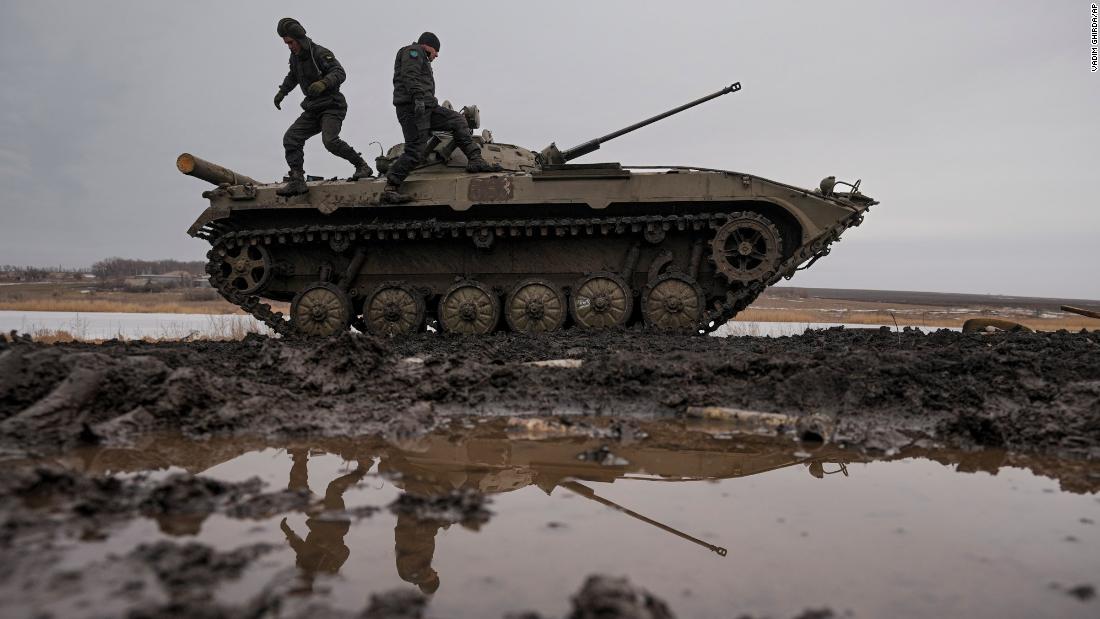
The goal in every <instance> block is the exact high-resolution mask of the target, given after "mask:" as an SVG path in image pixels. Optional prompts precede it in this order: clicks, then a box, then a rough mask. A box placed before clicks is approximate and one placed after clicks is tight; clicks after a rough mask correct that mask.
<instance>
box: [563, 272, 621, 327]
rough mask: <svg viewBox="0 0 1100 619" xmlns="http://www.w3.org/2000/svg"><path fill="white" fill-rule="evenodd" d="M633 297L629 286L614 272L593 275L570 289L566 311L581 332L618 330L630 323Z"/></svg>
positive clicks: (582, 279) (583, 278)
mask: <svg viewBox="0 0 1100 619" xmlns="http://www.w3.org/2000/svg"><path fill="white" fill-rule="evenodd" d="M633 309H634V297H633V295H632V293H631V292H630V287H629V286H627V285H626V282H624V281H623V279H622V278H621V277H619V276H618V275H615V274H614V273H593V274H591V275H588V276H586V277H582V278H581V279H580V280H579V281H578V282H577V284H576V285H575V286H574V287H573V297H572V298H571V299H570V302H569V311H570V313H572V314H573V321H574V322H576V323H577V326H579V327H581V328H583V329H608V328H611V327H621V326H624V325H625V324H626V322H627V321H628V320H630V312H631V310H633Z"/></svg>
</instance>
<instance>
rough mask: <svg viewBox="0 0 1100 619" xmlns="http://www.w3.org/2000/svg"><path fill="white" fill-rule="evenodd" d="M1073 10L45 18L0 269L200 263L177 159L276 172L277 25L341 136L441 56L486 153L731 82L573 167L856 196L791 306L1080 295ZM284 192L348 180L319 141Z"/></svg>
mask: <svg viewBox="0 0 1100 619" xmlns="http://www.w3.org/2000/svg"><path fill="white" fill-rule="evenodd" d="M1089 4H1090V3H1089V2H1082V1H1079V0H1058V1H1056V2H1040V1H1038V0H1036V1H1034V2H1008V1H1004V0H988V1H975V0H970V1H967V2H957V1H951V2H932V1H928V2H918V3H913V2H909V3H901V2H881V1H829V2H826V1H819V2H793V1H792V2H781V1H776V0H767V1H763V0H761V1H758V2H731V1H728V0H723V1H716V2H690V1H687V0H682V1H680V2H676V3H669V2H643V1H639V0H632V1H629V2H610V1H605V0H601V1H599V2H595V1H592V0H587V1H583V2H572V1H561V0H559V1H557V2H553V3H537V4H536V3H528V2H516V1H499V2H489V1H484V0H481V1H478V2H461V3H459V2H430V1H422V2H416V3H408V2H387V3H377V2H369V3H368V2H346V3H343V2H342V3H336V2H323V3H322V2H310V3H304V2H295V3H290V2H274V1H270V0H265V1H262V2H261V1H254V2H224V1H213V0H206V1H202V0H192V1H190V2H186V3H178V2H175V3H168V2H137V1H134V2H115V1H97V2H75V1H70V2H54V1H47V0H34V1H25V2H22V1H18V0H5V2H4V6H5V9H4V13H3V18H2V19H0V76H2V77H3V79H2V83H3V84H4V87H3V90H0V102H2V104H0V189H2V192H0V263H14V264H34V265H67V266H83V265H89V264H91V263H92V262H93V261H95V260H97V259H100V258H104V257H107V256H113V255H118V256H125V257H134V258H150V259H152V258H162V257H170V258H181V259H200V258H202V257H203V256H204V254H205V251H206V244H205V243H204V242H202V241H200V240H197V239H192V238H190V237H188V236H187V235H186V229H187V227H188V226H189V225H190V223H191V222H192V221H193V220H194V218H195V217H196V216H197V215H198V214H199V213H200V212H201V211H202V209H203V208H204V206H205V200H203V199H202V198H201V197H200V195H199V194H200V193H201V192H202V191H204V190H205V189H207V185H206V184H205V183H203V182H201V181H198V180H196V179H193V178H189V177H185V176H182V175H180V174H179V173H178V172H177V171H176V170H175V165H174V162H175V158H176V155H178V154H179V153H181V152H184V151H187V152H192V153H194V154H196V155H198V156H200V157H203V158H206V159H209V160H211V161H215V162H218V163H221V164H223V165H226V166H228V167H231V168H233V169H235V170H238V171H240V172H242V173H244V174H247V175H249V176H253V177H255V178H259V179H276V178H280V177H281V176H282V175H283V174H284V173H285V172H286V163H285V161H284V159H283V149H282V134H283V132H284V131H285V129H286V127H287V126H288V125H289V124H290V123H291V122H292V121H293V120H294V118H295V116H296V115H297V113H298V107H297V102H298V100H299V99H300V94H299V93H297V92H295V93H293V94H291V95H290V96H289V97H288V100H287V101H286V102H285V103H284V105H283V110H282V111H277V110H276V109H275V108H274V107H273V106H272V103H271V99H272V97H273V96H274V94H275V90H276V87H277V85H278V84H279V82H280V81H281V79H282V77H283V75H284V74H285V72H286V60H287V54H288V52H287V50H286V47H285V46H284V45H283V44H282V42H281V40H280V39H279V38H278V37H277V36H276V34H275V24H276V22H277V21H278V20H279V18H281V17H284V16H292V17H295V18H297V19H299V20H300V21H301V22H302V23H303V24H304V25H305V27H306V29H307V30H308V31H309V35H310V36H311V37H313V38H314V39H315V40H316V41H317V42H318V43H320V44H322V45H325V46H326V47H329V48H330V49H332V50H333V51H334V52H335V54H336V56H337V58H339V59H340V61H341V62H342V63H343V65H344V67H345V69H346V70H347V72H348V81H347V82H346V83H345V84H344V86H343V92H344V93H345V94H346V96H347V99H348V102H349V105H350V111H349V114H348V118H347V120H346V121H345V124H344V131H343V137H344V138H345V139H346V140H347V141H348V142H350V143H351V144H352V145H353V146H354V147H356V148H357V149H359V150H361V151H363V152H364V154H365V155H367V156H368V158H373V156H374V155H376V154H377V150H378V147H377V146H376V145H370V146H368V143H369V142H372V141H380V142H381V143H382V144H384V145H386V146H387V147H388V146H389V145H391V144H393V143H396V142H399V141H400V139H401V137H400V136H401V133H400V130H399V127H398V125H397V122H396V120H395V118H394V113H393V107H392V105H391V103H390V97H391V94H392V84H391V79H392V67H393V57H394V54H395V52H396V50H397V49H398V48H399V47H401V46H403V45H405V44H408V43H409V42H410V41H413V40H414V39H415V38H416V37H417V36H418V35H419V34H420V32H421V31H423V30H432V31H434V32H435V33H436V34H438V35H439V37H440V39H441V42H442V45H441V48H442V49H441V54H440V57H439V59H438V60H437V61H436V62H435V64H434V68H435V73H436V80H437V86H438V95H439V98H440V99H441V100H442V99H450V100H451V101H453V102H454V103H455V104H456V107H460V106H462V105H466V104H477V105H478V106H479V107H480V108H481V111H482V124H483V126H484V127H486V128H489V129H491V130H492V131H493V134H494V136H495V138H496V140H497V141H499V142H508V143H515V144H520V145H523V146H527V147H530V148H535V149H538V148H541V147H543V146H544V145H546V144H547V143H549V142H550V141H557V142H558V144H559V145H561V146H571V145H574V144H576V143H579V142H581V141H584V140H586V139H588V138H590V137H594V136H596V135H600V134H603V133H606V132H608V131H611V130H614V129H617V128H619V127H620V126H623V125H626V124H629V123H632V122H634V121H636V120H640V119H641V118H644V117H646V116H649V115H652V114H655V113H657V112H660V111H663V110H664V109H666V108H670V107H673V106H676V105H679V104H680V103H683V102H686V101H688V100H691V99H694V98H696V97H698V96H701V95H704V94H708V93H710V92H713V91H715V90H718V89H719V88H722V87H724V86H726V85H728V84H729V83H731V82H734V81H740V82H741V83H742V85H743V90H742V91H741V92H740V93H737V94H733V95H729V96H727V97H723V98H721V99H718V100H716V101H713V102H711V103H708V104H706V105H704V106H702V107H700V108H696V109H694V110H691V111H689V112H687V113H685V114H681V115H679V116H676V117H673V118H670V119H668V120H666V121H664V122H662V123H659V124H657V125H654V126H651V127H648V128H646V129H644V130H642V131H639V132H636V133H633V134H631V135H629V136H627V137H624V138H621V139H619V140H617V141H615V142H612V143H610V144H608V145H606V146H605V147H604V148H603V149H602V150H601V151H599V152H598V153H596V154H593V155H589V156H587V157H586V158H585V159H584V160H582V161H600V160H602V161H621V162H623V163H629V164H693V165H700V166H708V167H719V168H726V169H732V170H737V171H742V172H748V173H753V174H759V175H761V176H764V177H767V178H772V179H775V180H779V181H783V182H787V183H792V184H797V185H803V186H806V187H813V186H816V185H817V183H818V181H819V180H820V179H821V178H822V177H824V176H826V175H829V174H835V175H836V176H837V177H838V178H840V179H846V180H855V179H856V178H862V179H863V189H864V191H865V192H866V193H868V194H869V195H871V196H874V197H875V198H877V199H878V200H880V201H881V202H882V204H881V205H879V206H878V207H876V208H874V209H873V210H872V211H871V213H870V214H869V215H868V217H867V219H866V221H865V222H864V224H863V226H862V227H860V228H858V229H855V230H852V231H849V232H848V233H847V234H846V235H845V237H844V238H843V241H842V242H841V243H839V244H837V245H835V246H834V251H833V253H832V254H831V255H830V256H829V257H828V258H826V259H824V260H821V261H820V262H818V263H817V264H816V265H815V266H814V267H813V268H812V269H810V270H808V271H805V272H803V273H800V274H799V275H798V276H797V277H796V278H795V279H794V280H792V282H791V284H792V285H803V286H825V287H843V288H890V289H907V290H936V291H957V292H977V293H998V294H1020V295H1034V296H1062V297H1077V298H1092V299H1100V268H1098V267H1100V242H1098V236H1100V200H1098V199H1097V197H1098V192H1097V184H1098V183H1097V179H1098V170H1100V165H1098V164H1100V72H1098V73H1091V72H1090V70H1089V65H1090V53H1089V52H1090V45H1091V44H1090V41H1089V38H1090V36H1089V35H1090V32H1089V29H1090V23H1089ZM306 169H307V172H308V173H310V174H316V175H323V176H335V175H342V176H346V175H348V174H350V172H351V168H350V166H349V165H348V164H347V163H346V162H344V161H343V160H340V159H337V158H335V157H334V156H332V155H330V154H328V153H327V152H326V151H325V150H324V148H323V147H322V145H321V142H320V139H319V138H315V139H313V140H311V141H310V142H309V144H308V146H307V148H306Z"/></svg>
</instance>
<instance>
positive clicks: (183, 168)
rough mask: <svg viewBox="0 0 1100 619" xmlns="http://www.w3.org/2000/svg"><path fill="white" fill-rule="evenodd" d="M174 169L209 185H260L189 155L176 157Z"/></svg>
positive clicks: (241, 175) (227, 169)
mask: <svg viewBox="0 0 1100 619" xmlns="http://www.w3.org/2000/svg"><path fill="white" fill-rule="evenodd" d="M176 169H178V170H179V171H180V172H183V173H184V174H186V175H188V176H194V177H195V178H201V179H202V180H204V181H206V182H208V183H210V184H211V185H221V184H223V183H228V184H230V185H259V184H260V183H259V182H257V181H256V180H255V179H252V178H249V177H247V176H245V175H244V174H238V173H237V172H234V171H233V170H230V169H229V168H225V167H222V166H220V165H218V164H216V163H210V162H209V161H206V160H204V159H199V158H198V157H196V156H194V155H192V154H191V153H183V154H182V155H180V156H179V157H176Z"/></svg>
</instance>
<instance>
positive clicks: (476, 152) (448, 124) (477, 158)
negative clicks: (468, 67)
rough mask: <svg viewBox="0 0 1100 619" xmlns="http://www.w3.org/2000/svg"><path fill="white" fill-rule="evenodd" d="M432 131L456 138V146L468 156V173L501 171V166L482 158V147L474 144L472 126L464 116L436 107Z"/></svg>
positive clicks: (433, 110) (433, 112)
mask: <svg viewBox="0 0 1100 619" xmlns="http://www.w3.org/2000/svg"><path fill="white" fill-rule="evenodd" d="M432 130H433V131H450V132H451V135H453V136H454V140H455V145H457V146H458V147H459V148H460V149H462V152H463V153H465V154H466V159H467V161H469V163H467V164H466V171H467V172H500V171H501V167H500V166H499V165H497V164H492V165H490V164H489V163H488V162H487V161H485V158H484V157H482V155H481V147H480V146H478V145H477V142H474V137H473V135H472V134H471V133H470V125H469V123H467V122H466V117H465V116H463V115H462V114H459V113H458V112H456V111H454V110H448V109H447V108H444V107H438V106H436V107H435V108H433V109H432Z"/></svg>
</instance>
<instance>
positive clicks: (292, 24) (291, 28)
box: [275, 17, 306, 39]
mask: <svg viewBox="0 0 1100 619" xmlns="http://www.w3.org/2000/svg"><path fill="white" fill-rule="evenodd" d="M275 32H276V33H277V34H278V35H279V36H281V37H292V38H295V39H300V38H302V37H304V36H306V29H305V28H304V27H303V26H302V24H301V23H300V22H299V21H298V20H296V19H294V18H293V17H284V18H282V19H280V20H279V25H277V26H275Z"/></svg>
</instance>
